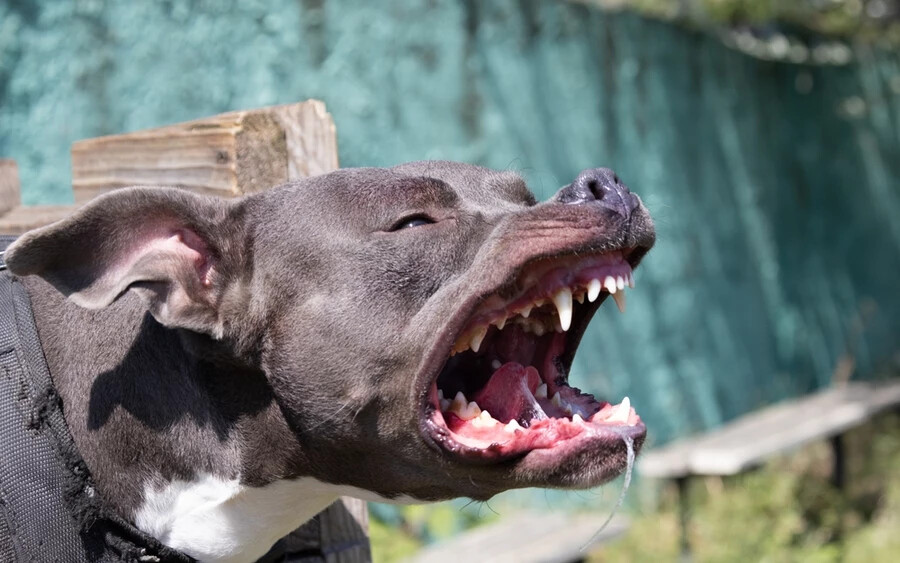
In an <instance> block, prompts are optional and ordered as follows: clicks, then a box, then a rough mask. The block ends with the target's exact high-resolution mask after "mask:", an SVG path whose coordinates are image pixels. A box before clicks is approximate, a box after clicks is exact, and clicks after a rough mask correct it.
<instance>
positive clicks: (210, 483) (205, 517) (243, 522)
mask: <svg viewBox="0 0 900 563" xmlns="http://www.w3.org/2000/svg"><path fill="white" fill-rule="evenodd" d="M340 496H353V497H358V498H362V499H365V500H378V501H382V502H385V501H387V502H400V503H413V502H417V501H416V500H415V499H413V498H410V497H406V496H404V497H402V498H397V499H393V500H390V499H384V498H382V497H380V496H379V495H377V494H375V493H372V492H370V491H364V490H362V489H357V488H355V487H348V486H342V485H332V484H329V483H323V482H321V481H318V480H316V479H313V478H312V477H301V478H299V479H294V480H290V481H287V480H285V481H276V482H274V483H271V484H269V485H266V486H265V487H246V486H243V485H241V484H240V480H239V479H231V480H226V479H222V478H220V477H216V476H213V475H201V476H198V477H197V479H195V480H193V481H172V482H170V483H168V484H166V485H165V486H164V487H161V488H153V487H151V486H149V485H148V486H147V487H146V488H145V491H144V502H143V504H142V505H141V507H140V508H139V509H138V511H137V513H136V514H135V524H136V525H137V527H138V528H140V529H141V530H143V531H144V532H146V533H148V534H150V535H151V536H153V537H155V538H157V539H158V540H159V541H161V542H162V543H164V544H165V545H167V546H169V547H172V548H174V549H177V550H179V551H182V552H184V553H186V554H188V555H190V556H191V557H194V558H195V559H197V560H199V561H208V562H216V563H238V562H244V561H255V560H256V559H258V558H259V557H261V556H262V555H263V554H265V553H266V551H268V550H269V548H271V547H272V545H273V544H274V543H275V542H276V541H278V540H279V539H280V538H282V537H283V536H285V535H287V534H288V533H290V532H291V531H293V530H294V529H295V528H297V527H298V526H300V524H302V523H303V522H306V521H307V520H309V519H310V518H312V517H313V516H315V515H316V514H317V513H319V512H320V511H321V510H322V509H324V508H325V507H326V506H328V505H329V504H331V503H332V502H334V501H335V500H337V498H338V497H340Z"/></svg>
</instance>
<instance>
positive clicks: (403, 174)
mask: <svg viewBox="0 0 900 563" xmlns="http://www.w3.org/2000/svg"><path fill="white" fill-rule="evenodd" d="M306 189H307V190H311V191H313V192H316V194H315V196H313V197H317V198H318V197H325V198H330V199H334V200H340V201H342V202H345V203H348V204H350V205H356V204H358V203H359V200H361V199H362V200H365V201H366V202H367V203H368V205H377V204H378V203H382V204H384V205H387V206H391V205H393V204H401V202H402V203H406V202H408V201H410V200H412V201H415V202H419V203H424V202H425V201H426V200H430V201H434V202H436V203H442V204H450V203H452V202H451V201H450V200H460V202H461V203H463V202H468V203H473V204H476V205H482V204H484V205H488V206H490V205H496V204H498V203H514V204H519V205H521V204H524V205H533V204H534V203H535V199H534V196H533V194H532V193H531V192H530V191H529V190H528V187H527V186H526V184H525V181H524V180H523V179H522V177H521V176H519V175H518V174H516V173H515V172H500V171H496V170H491V169H490V168H484V167H482V166H476V165H472V164H463V163H459V162H449V161H439V160H427V161H420V162H411V163H407V164H401V165H399V166H395V167H393V168H345V169H341V170H338V171H336V172H332V173H330V174H326V175H324V176H319V177H317V178H314V179H313V181H312V182H311V183H309V184H307V186H306ZM309 195H312V194H307V196H309Z"/></svg>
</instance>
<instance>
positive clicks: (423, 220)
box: [391, 215, 434, 231]
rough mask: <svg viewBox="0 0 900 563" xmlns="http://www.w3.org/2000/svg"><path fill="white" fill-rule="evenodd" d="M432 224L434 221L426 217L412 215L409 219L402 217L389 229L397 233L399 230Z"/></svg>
mask: <svg viewBox="0 0 900 563" xmlns="http://www.w3.org/2000/svg"><path fill="white" fill-rule="evenodd" d="M432 223H434V220H433V219H432V218H431V217H428V216H427V215H413V216H411V217H404V218H403V219H400V220H399V221H397V222H396V223H394V226H393V227H391V231H399V230H401V229H411V228H413V227H421V226H423V225H430V224H432Z"/></svg>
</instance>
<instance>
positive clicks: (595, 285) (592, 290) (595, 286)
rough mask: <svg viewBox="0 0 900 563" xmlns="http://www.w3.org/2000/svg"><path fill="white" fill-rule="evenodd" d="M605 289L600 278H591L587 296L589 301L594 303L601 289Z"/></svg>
mask: <svg viewBox="0 0 900 563" xmlns="http://www.w3.org/2000/svg"><path fill="white" fill-rule="evenodd" d="M601 289H603V286H602V285H601V284H600V280H591V282H590V283H589V284H588V286H587V298H588V301H590V302H591V303H593V302H594V301H596V300H597V297H598V296H599V295H600V290H601Z"/></svg>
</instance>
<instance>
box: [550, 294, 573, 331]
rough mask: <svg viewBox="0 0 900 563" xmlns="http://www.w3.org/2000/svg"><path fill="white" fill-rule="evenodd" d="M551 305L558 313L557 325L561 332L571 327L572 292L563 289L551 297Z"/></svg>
mask: <svg viewBox="0 0 900 563" xmlns="http://www.w3.org/2000/svg"><path fill="white" fill-rule="evenodd" d="M553 303H554V304H555V305H556V310H557V311H558V312H559V324H560V326H561V327H562V329H563V330H569V327H570V326H572V290H571V289H569V288H568V287H564V288H562V289H560V290H559V291H557V292H556V295H554V296H553Z"/></svg>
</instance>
